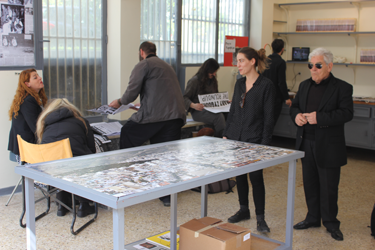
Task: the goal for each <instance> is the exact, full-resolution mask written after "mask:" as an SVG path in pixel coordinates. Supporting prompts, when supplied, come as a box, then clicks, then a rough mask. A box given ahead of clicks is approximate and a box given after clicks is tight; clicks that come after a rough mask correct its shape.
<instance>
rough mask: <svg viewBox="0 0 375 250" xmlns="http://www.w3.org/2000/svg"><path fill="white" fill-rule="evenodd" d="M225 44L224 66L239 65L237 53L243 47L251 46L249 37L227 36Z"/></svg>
mask: <svg viewBox="0 0 375 250" xmlns="http://www.w3.org/2000/svg"><path fill="white" fill-rule="evenodd" d="M224 46H225V47H224V66H237V53H238V51H239V50H240V49H241V48H243V47H247V46H249V37H247V36H225V43H224Z"/></svg>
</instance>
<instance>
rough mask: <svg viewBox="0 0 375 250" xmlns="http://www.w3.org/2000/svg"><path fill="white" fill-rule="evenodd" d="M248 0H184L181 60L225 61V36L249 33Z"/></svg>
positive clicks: (183, 62) (188, 61)
mask: <svg viewBox="0 0 375 250" xmlns="http://www.w3.org/2000/svg"><path fill="white" fill-rule="evenodd" d="M249 13H250V4H249V1H248V0H182V17H181V22H182V25H181V29H182V36H181V46H182V48H181V63H182V64H196V63H202V62H203V61H204V60H206V59H207V58H209V57H213V58H216V59H217V60H218V62H219V63H223V62H224V40H225V36H226V35H228V36H248V34H249Z"/></svg>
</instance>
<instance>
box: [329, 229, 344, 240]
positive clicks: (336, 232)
mask: <svg viewBox="0 0 375 250" xmlns="http://www.w3.org/2000/svg"><path fill="white" fill-rule="evenodd" d="M327 231H328V232H330V233H331V236H332V238H334V239H335V240H339V241H342V240H344V235H342V232H341V231H340V229H328V228H327Z"/></svg>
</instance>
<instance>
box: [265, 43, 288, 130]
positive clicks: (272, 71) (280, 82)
mask: <svg viewBox="0 0 375 250" xmlns="http://www.w3.org/2000/svg"><path fill="white" fill-rule="evenodd" d="M271 46H272V51H273V54H272V55H269V56H268V58H269V60H268V63H269V68H268V69H266V70H265V71H264V72H263V73H262V75H263V76H265V77H267V78H268V79H270V80H271V81H272V83H273V84H274V85H275V90H276V91H275V93H276V95H275V106H274V121H275V124H276V122H277V120H278V119H279V116H280V113H281V109H282V107H283V103H284V102H285V104H286V105H288V106H289V107H290V106H291V105H292V101H291V100H290V98H289V93H288V87H287V85H286V76H285V70H286V63H285V61H284V59H283V58H281V55H282V54H283V53H284V41H283V40H281V39H275V40H274V41H273V42H272V45H271Z"/></svg>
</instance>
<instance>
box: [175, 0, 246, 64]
mask: <svg viewBox="0 0 375 250" xmlns="http://www.w3.org/2000/svg"><path fill="white" fill-rule="evenodd" d="M177 1H178V5H177V20H178V24H177V69H178V71H180V69H182V68H185V67H197V66H201V65H202V63H203V62H201V63H182V62H181V58H182V49H181V48H182V1H183V0H177ZM244 8H245V16H247V18H246V19H247V20H245V22H244V23H245V27H244V28H245V32H244V36H248V37H250V12H251V10H250V8H251V0H248V1H245V7H244ZM219 13H220V0H216V17H217V18H216V30H215V60H216V61H218V58H219V48H218V44H219V24H220V22H219V21H220V18H219ZM249 43H250V39H249ZM219 65H220V66H223V65H224V63H219Z"/></svg>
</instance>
